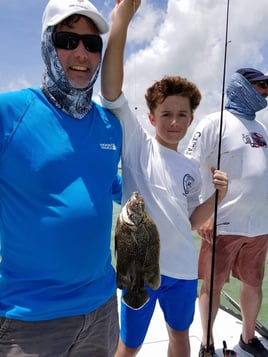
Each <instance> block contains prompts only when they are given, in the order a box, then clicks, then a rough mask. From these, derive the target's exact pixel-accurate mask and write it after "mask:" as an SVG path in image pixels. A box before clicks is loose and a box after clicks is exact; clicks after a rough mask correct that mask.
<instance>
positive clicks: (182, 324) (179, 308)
mask: <svg viewBox="0 0 268 357" xmlns="http://www.w3.org/2000/svg"><path fill="white" fill-rule="evenodd" d="M146 290H147V291H148V294H149V296H150V300H149V301H148V302H147V303H146V304H145V305H144V306H143V307H142V308H140V309H138V310H134V309H132V308H130V307H128V306H127V305H126V304H124V303H122V301H121V316H120V319H121V321H120V326H121V328H120V337H121V339H122V341H123V342H124V344H125V345H126V346H127V347H130V348H137V347H139V346H140V345H142V343H143V341H144V339H145V336H146V333H147V330H148V327H149V324H150V321H151V318H152V316H153V312H154V309H155V304H156V301H157V299H158V301H159V305H160V307H161V309H162V311H163V313H164V318H165V321H166V323H167V324H168V325H169V326H170V327H171V328H172V329H174V330H176V331H184V330H187V329H188V328H189V327H190V325H191V323H192V322H193V318H194V311H195V301H196V297H197V279H196V280H181V279H174V278H169V277H167V276H164V275H161V286H160V288H159V289H157V290H155V291H154V290H151V289H150V288H147V287H146ZM122 294H124V292H123V293H122Z"/></svg>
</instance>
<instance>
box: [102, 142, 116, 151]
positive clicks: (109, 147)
mask: <svg viewBox="0 0 268 357" xmlns="http://www.w3.org/2000/svg"><path fill="white" fill-rule="evenodd" d="M100 148H101V149H102V150H116V145H115V144H114V143H111V144H100Z"/></svg>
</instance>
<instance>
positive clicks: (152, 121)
mask: <svg viewBox="0 0 268 357" xmlns="http://www.w3.org/2000/svg"><path fill="white" fill-rule="evenodd" d="M148 118H149V120H150V123H151V124H152V125H153V126H155V117H154V114H153V113H149V114H148Z"/></svg>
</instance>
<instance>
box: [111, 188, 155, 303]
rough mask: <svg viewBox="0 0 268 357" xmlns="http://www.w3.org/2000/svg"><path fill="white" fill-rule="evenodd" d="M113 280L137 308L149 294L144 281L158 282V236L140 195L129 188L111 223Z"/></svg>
mask: <svg viewBox="0 0 268 357" xmlns="http://www.w3.org/2000/svg"><path fill="white" fill-rule="evenodd" d="M115 253H116V254H115V255H116V281H117V287H118V288H119V289H122V290H123V289H126V292H125V294H124V295H123V302H124V303H125V304H126V305H128V306H130V307H132V308H133V309H139V308H140V307H142V306H143V305H144V304H145V303H146V302H147V301H148V300H149V296H148V293H147V291H146V289H145V285H147V286H149V287H150V288H151V289H153V290H156V289H157V288H158V287H159V286H160V268H159V255H160V239H159V233H158V230H157V226H156V224H155V222H154V221H153V219H152V218H151V217H150V215H149V214H148V212H147V211H146V209H145V205H144V199H143V196H142V195H140V194H139V193H137V192H133V193H132V195H131V197H130V198H129V200H128V201H127V202H126V204H125V205H124V207H123V208H122V210H121V212H120V214H119V216H118V218H117V223H116V227H115Z"/></svg>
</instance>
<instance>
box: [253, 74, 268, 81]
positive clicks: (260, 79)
mask: <svg viewBox="0 0 268 357" xmlns="http://www.w3.org/2000/svg"><path fill="white" fill-rule="evenodd" d="M267 80H268V76H265V75H263V76H259V77H256V78H254V79H251V80H250V81H251V82H257V81H267Z"/></svg>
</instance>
